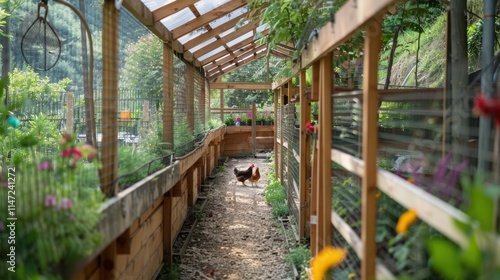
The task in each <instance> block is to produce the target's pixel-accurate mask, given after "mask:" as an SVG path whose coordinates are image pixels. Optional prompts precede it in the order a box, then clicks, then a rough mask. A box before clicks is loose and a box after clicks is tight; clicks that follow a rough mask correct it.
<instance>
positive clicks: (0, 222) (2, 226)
mask: <svg viewBox="0 0 500 280" xmlns="http://www.w3.org/2000/svg"><path fill="white" fill-rule="evenodd" d="M4 230H5V225H4V223H3V222H2V221H0V231H4Z"/></svg>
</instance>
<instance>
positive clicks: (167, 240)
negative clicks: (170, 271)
mask: <svg viewBox="0 0 500 280" xmlns="http://www.w3.org/2000/svg"><path fill="white" fill-rule="evenodd" d="M172 247H173V242H172V196H171V195H170V192H167V193H166V194H164V195H163V253H164V255H163V259H164V260H165V263H166V264H167V267H170V266H171V265H172V253H173V252H172Z"/></svg>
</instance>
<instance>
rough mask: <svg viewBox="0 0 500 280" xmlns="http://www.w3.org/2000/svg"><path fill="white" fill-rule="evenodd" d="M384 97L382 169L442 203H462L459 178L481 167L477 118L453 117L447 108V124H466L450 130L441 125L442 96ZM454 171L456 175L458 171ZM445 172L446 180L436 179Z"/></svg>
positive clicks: (381, 146) (380, 120)
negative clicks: (476, 149) (428, 193)
mask: <svg viewBox="0 0 500 280" xmlns="http://www.w3.org/2000/svg"><path fill="white" fill-rule="evenodd" d="M381 99H382V102H381V105H380V109H379V155H380V159H379V167H381V168H384V169H388V170H391V171H394V172H396V173H397V174H399V175H401V176H403V177H405V178H410V177H411V178H413V179H415V181H414V184H415V185H417V186H419V187H421V188H423V189H425V190H427V191H428V192H430V193H432V194H434V195H436V196H437V197H439V198H441V199H443V200H444V201H447V202H449V203H451V204H453V205H456V206H458V205H460V204H462V203H463V199H464V198H463V195H462V190H461V187H460V185H459V179H458V176H459V175H460V174H467V173H469V172H471V169H470V168H472V167H473V166H475V165H477V159H478V158H477V153H475V152H474V150H475V147H474V143H475V141H476V140H477V134H476V133H477V131H478V130H477V119H474V118H473V117H472V116H471V115H470V111H469V112H468V114H465V115H462V116H456V115H453V116H450V115H449V114H450V112H454V111H455V109H453V108H451V109H449V110H447V112H448V115H449V117H447V119H448V120H447V122H448V121H451V120H455V119H456V118H459V119H460V120H459V122H458V123H462V124H464V122H465V123H466V124H468V125H466V126H462V127H461V129H460V130H458V131H457V130H456V129H453V131H451V129H450V127H451V126H450V125H446V124H443V109H444V107H443V106H444V103H443V98H442V94H440V93H439V92H418V91H417V92H411V93H399V94H398V93H395V94H391V95H382V98H381ZM475 122H476V123H475ZM446 126H447V127H448V128H446ZM443 131H445V133H444V134H443ZM446 131H447V132H446ZM464 131H465V133H464ZM455 133H458V134H455ZM467 133H470V134H467ZM443 137H445V140H444V141H443ZM492 140H493V139H492ZM446 154H448V155H446ZM488 161H489V162H491V158H489V159H488ZM457 168H458V169H457ZM454 169H455V170H457V171H458V172H456V173H454V171H453V170H454ZM441 172H442V178H441V177H440V178H438V177H439V176H441V175H439V176H438V175H436V174H438V173H441Z"/></svg>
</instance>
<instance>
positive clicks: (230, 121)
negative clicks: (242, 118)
mask: <svg viewBox="0 0 500 280" xmlns="http://www.w3.org/2000/svg"><path fill="white" fill-rule="evenodd" d="M235 122H236V118H235V117H231V116H229V117H226V118H225V119H224V124H225V125H227V126H230V125H234V123H235Z"/></svg>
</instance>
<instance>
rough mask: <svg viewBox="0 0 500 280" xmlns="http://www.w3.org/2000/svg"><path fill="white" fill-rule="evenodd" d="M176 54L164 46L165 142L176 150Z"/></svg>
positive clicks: (170, 148) (168, 146) (169, 47)
mask: <svg viewBox="0 0 500 280" xmlns="http://www.w3.org/2000/svg"><path fill="white" fill-rule="evenodd" d="M173 73H174V52H173V50H172V48H171V46H170V45H168V44H163V142H165V143H166V145H167V146H166V148H167V149H168V150H173V149H174V81H173Z"/></svg>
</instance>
